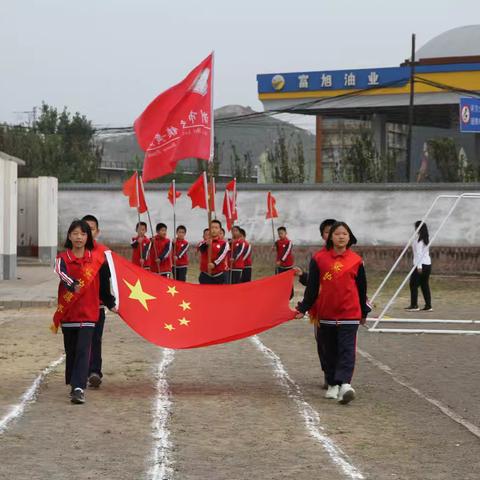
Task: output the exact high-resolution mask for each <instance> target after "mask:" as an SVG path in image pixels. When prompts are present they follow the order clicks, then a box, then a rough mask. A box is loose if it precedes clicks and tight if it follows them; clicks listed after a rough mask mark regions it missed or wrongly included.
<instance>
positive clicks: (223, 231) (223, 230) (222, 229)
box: [220, 227, 226, 235]
mask: <svg viewBox="0 0 480 480" xmlns="http://www.w3.org/2000/svg"><path fill="white" fill-rule="evenodd" d="M220 230H221V232H222V233H223V234H224V235H225V233H226V232H225V229H224V228H223V227H220Z"/></svg>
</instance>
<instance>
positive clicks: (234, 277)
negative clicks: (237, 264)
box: [228, 270, 242, 284]
mask: <svg viewBox="0 0 480 480" xmlns="http://www.w3.org/2000/svg"><path fill="white" fill-rule="evenodd" d="M228 283H231V284H235V283H242V270H229V272H228Z"/></svg>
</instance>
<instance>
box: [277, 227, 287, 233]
mask: <svg viewBox="0 0 480 480" xmlns="http://www.w3.org/2000/svg"><path fill="white" fill-rule="evenodd" d="M277 232H278V233H280V232H285V233H286V232H287V229H286V228H285V227H278V228H277Z"/></svg>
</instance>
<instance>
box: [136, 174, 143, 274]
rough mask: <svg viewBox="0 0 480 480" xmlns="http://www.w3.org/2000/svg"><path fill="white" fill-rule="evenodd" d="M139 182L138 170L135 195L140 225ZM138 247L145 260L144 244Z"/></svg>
mask: <svg viewBox="0 0 480 480" xmlns="http://www.w3.org/2000/svg"><path fill="white" fill-rule="evenodd" d="M139 182H140V180H139V175H138V172H137V181H136V182H135V195H136V198H137V218H138V223H137V225H138V226H140V195H139V191H138V187H139V185H138V184H139ZM137 230H138V228H137ZM137 243H138V242H137ZM137 248H139V249H140V260H145V259H144V258H143V246H142V245H141V244H140V243H139V244H138V247H137ZM142 267H143V265H142Z"/></svg>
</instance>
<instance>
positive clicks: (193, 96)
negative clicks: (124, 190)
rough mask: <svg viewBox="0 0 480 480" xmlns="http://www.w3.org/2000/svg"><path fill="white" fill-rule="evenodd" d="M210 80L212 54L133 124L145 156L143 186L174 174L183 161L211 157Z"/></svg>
mask: <svg viewBox="0 0 480 480" xmlns="http://www.w3.org/2000/svg"><path fill="white" fill-rule="evenodd" d="M212 79H213V53H212V54H210V55H209V56H208V57H207V58H206V59H205V60H203V61H202V62H201V63H200V64H199V65H197V66H196V67H195V68H194V69H193V70H192V71H191V72H190V73H189V74H188V75H187V76H186V77H185V78H184V79H183V80H182V81H181V82H180V83H178V84H177V85H175V86H173V87H171V88H169V89H168V90H166V91H165V92H163V93H161V94H160V95H159V96H158V97H157V98H155V100H153V101H152V103H150V105H148V107H147V108H146V109H145V111H144V112H143V113H142V114H141V115H140V116H139V117H138V118H137V120H135V124H134V127H135V134H136V136H137V140H138V143H139V145H140V147H141V148H142V150H143V151H144V152H145V161H144V164H143V178H144V180H145V181H146V182H148V181H149V180H153V179H154V178H158V177H161V176H163V175H166V174H168V173H171V172H173V171H174V170H175V168H176V166H177V163H178V162H179V161H180V160H183V159H185V158H192V157H194V158H200V159H202V160H209V159H210V158H211V157H212V155H211V153H212V149H213V141H212V137H213V108H212V107H213V104H212V101H213V96H212V83H213V82H212Z"/></svg>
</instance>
